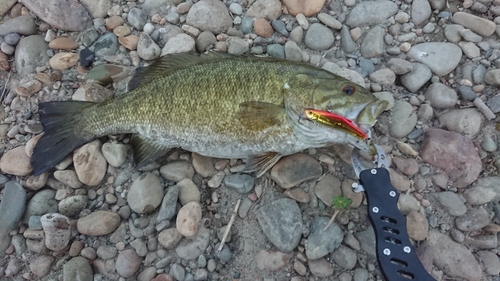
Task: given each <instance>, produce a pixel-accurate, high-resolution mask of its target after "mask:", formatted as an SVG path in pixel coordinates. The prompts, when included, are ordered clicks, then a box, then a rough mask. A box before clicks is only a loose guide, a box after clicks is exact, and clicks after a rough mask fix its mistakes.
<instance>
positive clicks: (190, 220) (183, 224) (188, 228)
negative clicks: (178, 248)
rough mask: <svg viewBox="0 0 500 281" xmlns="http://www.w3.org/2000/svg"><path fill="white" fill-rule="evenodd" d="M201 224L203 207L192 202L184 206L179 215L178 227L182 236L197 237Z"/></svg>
mask: <svg viewBox="0 0 500 281" xmlns="http://www.w3.org/2000/svg"><path fill="white" fill-rule="evenodd" d="M200 222H201V205H200V203H198V202H196V201H191V202H189V203H187V204H186V205H184V206H183V207H182V208H181V209H180V210H179V213H178V214H177V222H176V227H177V231H179V233H180V234H182V235H184V236H186V237H192V236H195V235H196V233H198V228H199V227H200Z"/></svg>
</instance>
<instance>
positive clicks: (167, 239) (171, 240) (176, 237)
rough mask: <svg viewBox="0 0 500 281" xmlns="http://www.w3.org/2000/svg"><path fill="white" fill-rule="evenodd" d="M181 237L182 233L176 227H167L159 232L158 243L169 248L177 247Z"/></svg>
mask: <svg viewBox="0 0 500 281" xmlns="http://www.w3.org/2000/svg"><path fill="white" fill-rule="evenodd" d="M181 239H182V234H180V233H179V231H177V229H176V228H175V227H173V228H169V229H165V230H163V231H162V232H160V233H159V234H158V243H160V245H162V246H163V248H165V249H167V250H170V249H173V248H175V247H176V246H177V244H179V242H180V241H181Z"/></svg>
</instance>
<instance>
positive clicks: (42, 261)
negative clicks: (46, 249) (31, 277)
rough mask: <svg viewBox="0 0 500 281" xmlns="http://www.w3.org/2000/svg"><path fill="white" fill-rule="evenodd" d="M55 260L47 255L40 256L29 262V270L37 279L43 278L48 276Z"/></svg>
mask: <svg viewBox="0 0 500 281" xmlns="http://www.w3.org/2000/svg"><path fill="white" fill-rule="evenodd" d="M54 260H55V258H54V257H53V256H49V255H41V256H39V257H37V258H35V259H33V260H31V261H30V263H29V264H30V270H31V272H33V274H35V275H36V276H37V277H44V276H45V275H47V274H49V272H50V269H51V266H52V264H53V263H54Z"/></svg>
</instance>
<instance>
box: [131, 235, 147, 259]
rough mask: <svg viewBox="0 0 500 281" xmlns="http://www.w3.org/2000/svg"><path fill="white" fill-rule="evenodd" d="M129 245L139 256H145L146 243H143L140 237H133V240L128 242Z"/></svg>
mask: <svg viewBox="0 0 500 281" xmlns="http://www.w3.org/2000/svg"><path fill="white" fill-rule="evenodd" d="M130 246H132V248H134V249H135V252H136V253H137V254H138V255H139V256H140V257H145V256H146V254H147V253H148V247H147V246H146V243H144V242H143V241H142V240H140V239H135V240H134V241H132V242H130Z"/></svg>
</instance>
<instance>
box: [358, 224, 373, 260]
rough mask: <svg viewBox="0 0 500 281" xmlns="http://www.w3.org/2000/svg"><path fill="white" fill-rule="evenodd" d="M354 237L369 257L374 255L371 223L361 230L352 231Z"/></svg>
mask: <svg viewBox="0 0 500 281" xmlns="http://www.w3.org/2000/svg"><path fill="white" fill-rule="evenodd" d="M354 237H356V239H358V241H359V244H360V246H361V250H363V251H365V252H366V253H367V254H368V256H370V257H371V258H375V257H376V251H375V231H374V230H373V227H372V226H371V225H370V226H368V227H367V228H366V229H365V230H363V231H360V232H356V233H354Z"/></svg>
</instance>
